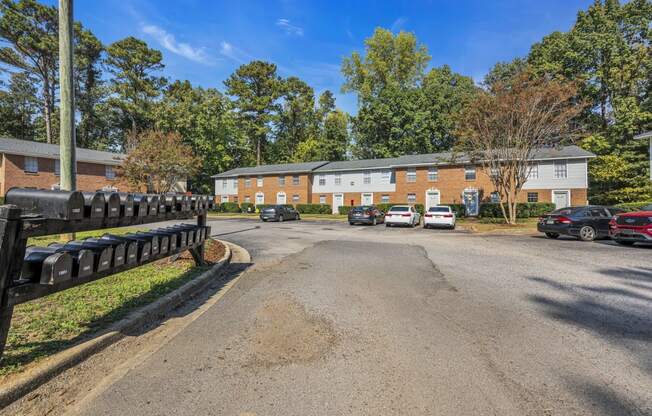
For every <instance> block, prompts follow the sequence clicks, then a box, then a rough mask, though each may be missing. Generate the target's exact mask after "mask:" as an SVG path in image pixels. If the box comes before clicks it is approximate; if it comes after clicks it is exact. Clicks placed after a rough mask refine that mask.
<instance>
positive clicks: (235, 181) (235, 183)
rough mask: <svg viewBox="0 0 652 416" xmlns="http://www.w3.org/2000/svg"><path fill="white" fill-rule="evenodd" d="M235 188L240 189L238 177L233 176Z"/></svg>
mask: <svg viewBox="0 0 652 416" xmlns="http://www.w3.org/2000/svg"><path fill="white" fill-rule="evenodd" d="M233 189H238V178H233Z"/></svg>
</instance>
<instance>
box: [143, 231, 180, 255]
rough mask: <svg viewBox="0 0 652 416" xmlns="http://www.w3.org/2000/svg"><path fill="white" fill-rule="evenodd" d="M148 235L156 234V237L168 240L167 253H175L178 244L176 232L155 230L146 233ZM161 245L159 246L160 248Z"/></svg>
mask: <svg viewBox="0 0 652 416" xmlns="http://www.w3.org/2000/svg"><path fill="white" fill-rule="evenodd" d="M148 233H149V234H156V235H158V236H161V238H162V237H167V238H168V246H169V248H168V250H169V251H175V250H176V249H177V245H178V244H179V242H178V240H179V238H180V236H179V233H178V232H176V231H167V230H163V229H155V230H150V231H148ZM162 246H163V244H161V247H162Z"/></svg>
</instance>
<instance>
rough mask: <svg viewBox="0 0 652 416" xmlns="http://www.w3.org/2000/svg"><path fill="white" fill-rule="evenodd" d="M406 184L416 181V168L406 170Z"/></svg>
mask: <svg viewBox="0 0 652 416" xmlns="http://www.w3.org/2000/svg"><path fill="white" fill-rule="evenodd" d="M406 180H407V182H416V181H417V168H408V170H407V175H406Z"/></svg>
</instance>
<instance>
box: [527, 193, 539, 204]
mask: <svg viewBox="0 0 652 416" xmlns="http://www.w3.org/2000/svg"><path fill="white" fill-rule="evenodd" d="M527 202H539V193H538V192H528V193H527Z"/></svg>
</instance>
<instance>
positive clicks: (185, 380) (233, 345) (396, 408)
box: [78, 220, 652, 416]
mask: <svg viewBox="0 0 652 416" xmlns="http://www.w3.org/2000/svg"><path fill="white" fill-rule="evenodd" d="M211 225H212V227H213V234H214V235H216V236H217V237H218V238H221V239H224V240H228V241H232V242H234V243H237V244H239V245H241V246H243V247H245V248H247V249H248V250H250V252H251V254H252V256H253V260H254V265H253V266H252V267H251V268H250V269H248V270H247V271H246V272H245V273H246V275H245V276H244V277H243V279H242V280H240V281H239V282H238V284H237V285H236V286H235V287H234V288H233V289H232V290H231V291H230V292H229V293H228V294H227V295H226V296H225V297H224V298H223V299H222V300H221V301H220V302H219V303H217V304H215V305H214V306H213V307H211V308H210V309H208V310H207V311H206V312H205V313H204V314H203V315H201V317H200V318H199V319H197V320H195V321H194V322H192V324H190V325H189V326H188V327H187V328H186V329H185V330H183V331H182V332H180V333H179V334H178V335H177V336H175V337H174V338H172V339H170V340H169V341H168V342H167V343H166V344H165V345H164V346H163V347H162V348H160V349H159V350H158V351H157V352H156V353H154V354H152V355H151V356H148V357H147V358H146V359H144V360H143V361H142V362H140V363H138V365H136V366H134V367H133V368H132V369H131V370H130V371H128V372H126V374H124V375H123V376H121V377H118V378H117V379H115V380H114V381H112V382H111V383H110V384H109V385H104V386H103V387H102V391H100V392H96V394H94V395H93V397H94V398H93V399H92V400H89V401H87V402H86V403H85V404H84V406H82V408H81V410H79V409H78V410H79V411H80V412H81V413H82V414H88V415H116V414H130V415H159V414H160V415H163V414H176V415H198V414H214V415H284V416H285V415H322V414H323V415H348V414H351V415H650V414H652V343H651V342H650V341H652V325H650V322H651V318H652V308H651V307H652V261H651V260H652V249H649V248H625V247H619V246H616V245H614V244H612V243H610V242H596V243H581V242H578V241H574V240H558V241H552V240H546V239H543V238H540V237H533V236H519V237H513V236H478V235H469V234H464V233H459V232H447V231H433V230H423V229H398V228H392V229H386V228H385V227H384V226H377V227H369V226H366V227H365V226H361V227H349V226H348V224H345V223H340V222H326V221H323V222H308V221H302V222H285V223H265V224H263V223H259V222H256V221H251V220H216V221H212V223H211Z"/></svg>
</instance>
